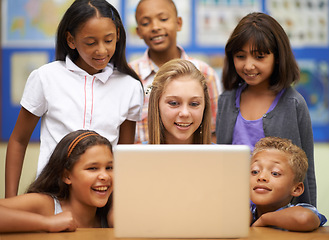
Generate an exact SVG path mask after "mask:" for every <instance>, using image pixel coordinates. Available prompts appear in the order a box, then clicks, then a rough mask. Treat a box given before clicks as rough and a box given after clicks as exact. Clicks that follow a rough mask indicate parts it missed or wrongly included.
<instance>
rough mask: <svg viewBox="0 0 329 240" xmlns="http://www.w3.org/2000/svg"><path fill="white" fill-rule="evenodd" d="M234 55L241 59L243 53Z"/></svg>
mask: <svg viewBox="0 0 329 240" xmlns="http://www.w3.org/2000/svg"><path fill="white" fill-rule="evenodd" d="M234 57H235V58H238V59H243V58H244V55H243V54H235V55H234Z"/></svg>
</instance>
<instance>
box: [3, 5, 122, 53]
mask: <svg viewBox="0 0 329 240" xmlns="http://www.w3.org/2000/svg"><path fill="white" fill-rule="evenodd" d="M108 2H110V3H111V4H112V5H113V6H115V7H116V8H117V6H119V2H120V0H108ZM72 3H73V0H2V16H1V24H2V26H1V27H2V46H3V47H54V46H55V35H56V31H57V26H58V24H59V22H60V20H61V18H62V16H63V15H64V13H65V11H66V10H67V9H68V8H69V7H70V5H71V4H72ZM117 9H118V8H117ZM118 11H120V9H118Z"/></svg>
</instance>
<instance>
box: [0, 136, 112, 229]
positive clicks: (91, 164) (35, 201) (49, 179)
mask: <svg viewBox="0 0 329 240" xmlns="http://www.w3.org/2000/svg"><path fill="white" fill-rule="evenodd" d="M112 166H113V154H112V145H111V143H110V142H109V141H108V140H107V139H106V138H105V137H103V136H100V135H99V134H98V133H96V132H94V131H89V130H77V131H74V132H72V133H69V134H67V135H66V136H65V137H64V138H63V139H62V140H61V141H60V142H59V143H58V145H57V146H56V148H55V150H54V152H53V154H52V155H51V157H50V159H49V162H48V163H47V165H46V166H45V168H44V169H43V171H42V172H41V174H40V175H39V177H38V178H37V179H36V180H35V181H34V182H33V183H32V184H31V185H30V187H29V189H28V191H27V192H28V193H27V194H23V195H19V196H15V197H12V198H9V199H0V215H1V218H0V232H35V231H46V232H60V231H74V230H75V229H76V228H77V227H79V228H92V227H111V226H112V225H113V219H112V200H111V199H112V196H111V194H112V191H113V180H112V176H113V172H112Z"/></svg>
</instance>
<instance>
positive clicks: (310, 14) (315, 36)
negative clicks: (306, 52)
mask: <svg viewBox="0 0 329 240" xmlns="http://www.w3.org/2000/svg"><path fill="white" fill-rule="evenodd" d="M328 2H329V1H328V0H312V1H309V0H307V1H306V0H268V1H266V8H267V10H268V13H269V14H270V15H271V16H273V17H274V18H275V19H276V20H277V21H278V22H279V23H280V24H281V26H282V27H283V28H284V30H285V31H286V33H287V35H288V36H289V39H290V42H291V45H292V46H293V47H294V48H296V47H305V46H306V47H328V45H329V43H328V13H329V11H328Z"/></svg>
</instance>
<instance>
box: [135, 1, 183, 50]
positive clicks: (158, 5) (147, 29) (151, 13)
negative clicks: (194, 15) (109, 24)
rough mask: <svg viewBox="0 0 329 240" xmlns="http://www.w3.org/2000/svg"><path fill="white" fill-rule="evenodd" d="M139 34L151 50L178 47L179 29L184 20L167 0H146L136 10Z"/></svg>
mask: <svg viewBox="0 0 329 240" xmlns="http://www.w3.org/2000/svg"><path fill="white" fill-rule="evenodd" d="M136 21H137V28H136V31H137V34H138V36H139V37H140V38H142V39H143V40H144V41H145V43H146V45H147V46H148V47H149V48H150V51H157V52H162V51H167V50H168V49H174V48H175V49H176V42H177V41H176V37H177V31H180V30H181V26H182V20H181V18H180V17H177V13H176V11H175V8H174V6H173V5H172V4H171V3H170V2H169V1H167V0H156V1H154V0H144V1H143V2H141V3H140V4H139V5H138V8H137V10H136Z"/></svg>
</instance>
